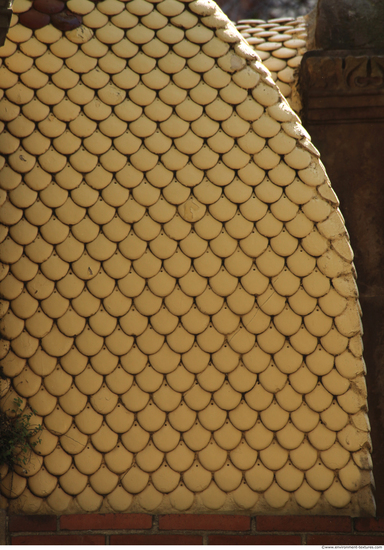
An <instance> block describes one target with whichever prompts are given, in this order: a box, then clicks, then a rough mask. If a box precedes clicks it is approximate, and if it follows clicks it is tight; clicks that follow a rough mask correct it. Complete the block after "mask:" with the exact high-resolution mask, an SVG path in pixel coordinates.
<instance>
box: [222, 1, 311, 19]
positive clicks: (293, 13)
mask: <svg viewBox="0 0 384 550" xmlns="http://www.w3.org/2000/svg"><path fill="white" fill-rule="evenodd" d="M217 3H218V4H219V6H220V7H221V9H222V10H223V11H224V13H226V14H227V15H228V17H229V18H230V19H232V21H238V20H239V19H245V18H254V19H274V18H277V17H297V16H298V15H306V14H307V13H308V12H310V11H311V9H313V7H314V6H315V4H316V0H217Z"/></svg>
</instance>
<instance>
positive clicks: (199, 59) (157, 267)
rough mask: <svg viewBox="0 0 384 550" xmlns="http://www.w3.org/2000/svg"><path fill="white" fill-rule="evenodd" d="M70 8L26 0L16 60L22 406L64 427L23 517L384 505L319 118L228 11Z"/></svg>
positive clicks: (15, 365)
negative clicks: (52, 8)
mask: <svg viewBox="0 0 384 550" xmlns="http://www.w3.org/2000/svg"><path fill="white" fill-rule="evenodd" d="M36 2H37V0H36ZM58 3H59V4H60V2H58ZM39 5H40V4H38V5H37V6H39ZM55 5H56V4H55ZM66 6H67V8H68V9H70V11H71V14H75V15H76V14H77V19H76V20H77V22H78V23H79V22H80V23H81V24H76V25H74V26H73V28H70V29H69V30H66V29H65V28H63V27H60V25H61V23H60V24H56V25H54V24H53V22H52V19H49V24H45V25H40V26H39V25H37V26H36V25H35V27H38V28H29V27H28V26H25V25H24V24H22V23H21V22H20V21H23V17H22V14H23V13H27V12H28V13H30V10H31V9H32V8H33V9H35V8H36V10H37V7H36V3H35V4H34V5H33V6H32V2H31V1H29V0H15V3H14V15H13V18H12V22H11V29H10V31H9V34H8V37H7V40H6V43H5V45H4V46H3V47H2V48H1V49H0V54H1V55H2V56H3V62H2V65H1V68H0V85H1V87H2V92H1V95H2V99H1V100H0V120H1V121H2V122H1V125H2V128H3V132H2V134H1V136H0V152H1V153H2V155H3V159H2V161H1V170H0V187H1V200H2V209H1V218H2V223H3V227H2V233H1V234H2V242H1V244H0V254H1V258H2V261H3V267H2V272H1V277H2V281H1V293H2V298H3V302H2V313H3V318H2V320H1V324H0V331H1V336H2V338H3V340H2V348H1V356H2V361H1V364H2V366H3V368H4V372H5V374H6V375H7V376H8V380H7V381H6V382H2V394H1V395H2V397H1V405H2V407H3V408H4V409H6V410H7V409H9V408H12V404H13V399H14V398H15V397H17V396H20V397H21V398H22V402H23V407H25V410H26V411H28V410H30V409H33V410H35V411H36V415H37V417H36V422H41V423H42V424H43V425H44V431H43V432H42V434H41V435H40V437H41V441H40V443H38V445H37V446H36V447H35V450H34V452H33V453H32V455H31V457H30V460H29V461H28V464H27V465H26V467H25V468H17V470H16V473H14V474H11V473H7V471H6V469H4V468H3V470H2V476H3V479H2V483H1V493H2V495H3V497H2V498H3V505H4V506H5V505H7V503H8V504H9V506H10V510H11V511H12V512H17V513H43V514H47V513H79V512H95V511H100V512H107V511H116V512H118V511H128V512H137V511H142V512H143V511H144V512H150V513H164V512H167V513H168V512H171V513H173V512H188V513H196V512H201V511H204V512H207V511H208V512H217V511H219V512H224V513H225V512H236V513H246V514H255V513H256V514H257V513H269V514H271V513H272V514H291V513H293V514H319V513H320V514H332V515H335V514H348V515H361V514H363V515H364V514H372V513H374V503H373V499H372V492H371V487H372V475H371V469H372V464H371V460H370V448H371V443H370V436H369V430H370V429H369V422H368V417H367V403H366V388H365V379H364V373H365V370H364V369H365V367H364V361H363V358H362V344H361V332H362V329H361V322H360V312H359V305H358V299H357V288H356V283H355V273H354V267H353V263H352V260H353V253H352V250H351V247H350V244H349V239H348V234H347V232H346V229H345V225H344V220H343V217H342V215H341V213H340V211H339V209H338V200H337V197H336V195H335V194H334V192H333V190H332V188H331V185H330V182H329V180H328V178H327V175H326V172H325V170H324V167H323V165H322V164H321V162H320V160H319V154H318V151H317V150H316V149H315V147H314V146H313V145H312V144H311V141H310V138H309V136H308V134H307V133H306V131H305V130H304V129H303V127H302V126H301V123H300V120H299V118H298V117H297V115H296V114H295V113H294V112H293V111H292V110H291V108H290V107H289V105H288V103H287V101H286V100H285V98H284V97H283V95H282V94H281V92H280V90H279V88H278V86H277V85H276V84H275V82H274V80H273V78H272V77H271V73H270V72H269V70H268V69H267V68H266V66H265V65H263V64H262V63H261V60H260V57H259V56H258V55H257V53H256V52H255V50H254V49H253V48H252V47H251V46H250V45H249V44H248V43H247V42H246V40H245V38H244V37H242V36H241V34H239V32H238V31H237V30H236V29H235V27H234V26H233V24H232V23H230V22H229V20H228V19H227V18H226V16H225V15H224V14H223V13H222V11H221V10H220V9H219V8H218V7H217V5H216V4H215V3H214V2H212V1H210V0H194V1H191V2H189V1H181V0H160V1H156V0H151V1H146V0H130V1H128V2H124V1H122V0H103V1H101V2H98V3H94V2H90V1H89V0H70V1H69V2H67V4H66ZM40 9H42V8H41V7H40ZM37 11H39V10H37ZM40 13H45V12H44V11H41V12H40ZM58 13H62V12H58ZM39 17H40V16H39ZM49 17H51V16H49ZM68 17H69V16H68ZM71 17H72V16H71ZM19 18H20V21H19ZM26 20H28V18H27V19H25V18H24V22H25V21H26ZM38 20H39V21H40V19H38ZM33 21H35V19H33ZM47 21H48V20H47ZM71 21H72V19H71ZM283 23H284V22H281V24H280V23H279V22H276V24H277V25H278V29H279V30H278V32H279V33H280V32H283V31H282V24H283ZM244 24H245V23H244ZM267 25H268V24H267ZM284 25H285V26H286V27H289V29H285V30H284V33H285V34H286V35H287V36H289V38H287V39H286V40H287V41H288V42H290V41H292V40H293V41H294V44H293V43H292V42H291V43H290V46H291V47H289V44H287V43H286V42H285V43H284V46H281V47H280V44H281V41H280V42H279V41H278V40H277V39H276V43H277V42H279V47H277V46H276V48H275V43H274V42H271V41H269V40H267V41H266V42H263V43H260V42H259V44H258V46H259V48H260V44H264V51H272V52H273V53H272V54H271V55H270V54H263V56H264V58H265V59H264V62H265V63H267V62H268V61H269V60H270V61H269V64H270V65H269V68H270V69H271V70H274V72H276V74H277V76H278V77H279V79H280V82H282V83H283V82H285V81H284V77H283V76H281V75H280V69H278V68H277V66H276V68H275V69H273V67H275V65H273V66H272V65H271V63H272V62H273V63H276V60H279V59H282V60H284V59H291V58H290V57H289V56H291V55H293V53H292V52H294V57H293V58H292V59H295V58H297V57H298V55H296V54H298V53H299V51H300V50H297V48H301V42H300V40H302V38H298V39H296V38H292V37H293V36H295V32H294V31H295V29H296V30H298V29H299V30H300V33H301V32H302V28H300V24H298V25H299V27H298V26H297V25H296V23H287V24H285V23H284ZM295 25H296V26H295ZM31 26H33V25H32V24H30V27H31ZM263 28H266V26H265V25H264V27H263ZM273 28H274V29H275V31H274V34H273V36H276V27H273ZM291 28H292V29H293V31H291V30H290V29H291ZM242 32H244V29H242ZM263 32H264V31H263ZM268 32H273V31H268ZM248 34H251V33H249V32H248ZM256 34H257V33H256ZM269 36H272V35H268V37H269ZM279 36H280V37H281V35H279ZM300 36H301V34H300ZM268 37H267V38H268ZM247 38H248V40H249V37H247ZM284 40H285V38H284ZM297 40H298V41H299V42H300V43H298V42H297ZM265 44H266V45H267V46H265ZM272 46H273V48H274V49H273V50H272ZM268 48H271V50H268ZM279 51H280V57H279V55H278V52H279ZM282 51H283V53H284V55H283V56H281V53H282ZM288 53H289V56H288ZM267 55H268V56H269V55H270V57H268V59H266V56H267ZM285 55H286V57H285ZM289 62H290V61H288V62H287V63H288V66H289ZM281 63H283V61H281ZM284 63H285V61H284ZM279 66H281V67H282V65H281V64H280V65H279ZM289 67H290V66H289ZM290 68H293V67H290ZM277 71H279V72H277ZM281 71H283V72H284V71H285V72H284V74H286V73H287V74H288V73H289V74H291V73H290V71H287V70H286V68H285V69H283V68H282V69H281ZM291 76H292V75H291ZM287 79H288V76H287ZM284 91H285V93H286V94H287V95H288V92H287V90H284Z"/></svg>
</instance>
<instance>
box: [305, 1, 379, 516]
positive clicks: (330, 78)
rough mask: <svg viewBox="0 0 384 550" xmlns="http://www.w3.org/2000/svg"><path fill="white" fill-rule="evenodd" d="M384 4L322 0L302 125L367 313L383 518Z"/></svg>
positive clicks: (367, 351) (309, 57) (308, 55)
mask: <svg viewBox="0 0 384 550" xmlns="http://www.w3.org/2000/svg"><path fill="white" fill-rule="evenodd" d="M383 28H384V3H383V2H382V0H338V1H337V2H335V1H334V0H319V3H318V6H317V13H316V19H315V27H314V28H313V29H312V41H313V49H312V50H311V51H308V52H307V53H306V54H305V56H304V58H303V62H302V66H301V75H300V82H301V91H302V97H303V105H304V108H303V113H302V117H303V122H304V125H305V127H306V129H307V130H308V131H309V133H310V134H311V136H312V140H313V143H314V144H315V145H316V147H317V148H318V149H319V150H320V153H321V157H322V161H323V163H324V164H325V167H326V169H327V171H328V174H329V176H330V179H331V181H332V185H333V187H334V189H335V191H336V193H337V194H338V196H339V198H340V203H341V208H342V212H343V214H344V216H345V218H346V226H347V229H348V230H349V233H350V237H351V243H352V247H353V250H354V251H355V265H356V268H357V273H358V284H359V290H360V301H361V305H362V309H363V315H364V316H363V323H364V330H365V336H364V343H365V360H366V363H367V368H368V377H367V383H368V402H369V405H370V412H369V416H370V420H371V424H372V439H373V462H374V475H375V480H376V486H377V490H376V501H377V506H378V509H377V513H378V515H379V516H380V515H383V514H384V438H383V429H384V399H383V396H384V315H383V312H384V196H383V188H384V176H383V173H384V169H383V166H384V32H383Z"/></svg>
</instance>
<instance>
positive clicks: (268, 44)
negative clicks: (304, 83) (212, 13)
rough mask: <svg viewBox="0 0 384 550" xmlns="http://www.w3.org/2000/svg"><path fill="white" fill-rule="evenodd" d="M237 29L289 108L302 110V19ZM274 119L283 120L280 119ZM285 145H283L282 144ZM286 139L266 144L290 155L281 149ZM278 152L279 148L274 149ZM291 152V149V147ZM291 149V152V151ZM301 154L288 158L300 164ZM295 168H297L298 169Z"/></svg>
mask: <svg viewBox="0 0 384 550" xmlns="http://www.w3.org/2000/svg"><path fill="white" fill-rule="evenodd" d="M236 28H237V30H238V31H239V32H240V33H241V35H242V36H243V37H244V38H245V40H246V41H247V42H248V44H250V45H251V46H252V48H254V50H255V51H256V52H257V54H258V55H259V57H260V59H261V60H262V62H263V64H264V65H265V66H266V67H267V68H268V69H269V70H270V72H271V76H272V78H273V80H274V81H275V82H276V84H277V85H278V87H279V89H280V91H281V93H282V94H283V95H284V97H285V98H286V99H287V101H288V103H289V105H290V106H291V108H292V109H293V110H294V111H296V112H297V113H299V112H300V111H301V98H300V95H299V93H298V91H297V80H298V71H297V69H298V67H299V66H300V63H301V59H302V57H303V55H304V53H305V52H306V50H307V21H306V18H305V17H298V18H297V19H294V18H292V17H287V18H281V19H271V20H270V21H263V20H261V19H244V20H241V21H238V22H237V23H236ZM277 120H279V121H282V120H283V119H282V118H278V119H277ZM283 142H284V144H283ZM289 143H290V141H289V138H288V139H287V136H286V135H283V134H282V135H281V136H280V139H279V140H277V139H276V140H273V139H272V140H270V141H269V144H270V147H271V148H272V150H273V151H275V152H276V153H279V154H281V153H283V152H284V153H290V151H283V150H281V148H282V147H283V148H284V147H289V145H288V144H289ZM277 149H280V151H279V150H277ZM292 149H293V146H292ZM292 149H291V150H292ZM303 153H304V152H303V151H300V152H296V150H295V152H294V153H293V154H292V156H291V161H293V160H294V157H295V158H297V161H298V162H300V161H299V157H303ZM297 168H298V166H297Z"/></svg>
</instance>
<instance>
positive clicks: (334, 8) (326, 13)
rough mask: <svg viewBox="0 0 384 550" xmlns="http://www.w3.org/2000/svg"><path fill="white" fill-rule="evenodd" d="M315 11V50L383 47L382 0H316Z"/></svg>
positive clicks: (383, 14) (383, 10) (383, 9)
mask: <svg viewBox="0 0 384 550" xmlns="http://www.w3.org/2000/svg"><path fill="white" fill-rule="evenodd" d="M317 9H318V12H317V25H316V48H317V49H324V50H350V49H352V50H353V49H367V48H384V33H383V23H382V22H383V20H384V4H383V2H382V0H354V1H353V2H351V0H339V1H338V2H334V0H319V4H318V8H317ZM330 22H332V24H330Z"/></svg>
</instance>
